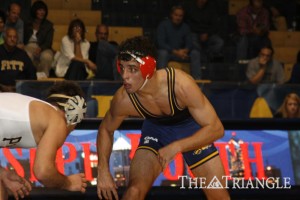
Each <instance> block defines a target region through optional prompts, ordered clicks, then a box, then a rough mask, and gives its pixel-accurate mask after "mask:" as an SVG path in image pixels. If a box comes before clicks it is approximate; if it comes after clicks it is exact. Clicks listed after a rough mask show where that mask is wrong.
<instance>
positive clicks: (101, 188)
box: [97, 170, 119, 200]
mask: <svg viewBox="0 0 300 200" xmlns="http://www.w3.org/2000/svg"><path fill="white" fill-rule="evenodd" d="M97 181H98V182H97V194H98V197H99V199H108V200H112V199H116V200H118V199H119V197H118V192H117V188H118V187H117V186H116V184H115V182H114V180H113V178H112V176H111V174H110V172H109V171H107V170H100V171H98V179H97ZM113 197H114V198H113Z"/></svg>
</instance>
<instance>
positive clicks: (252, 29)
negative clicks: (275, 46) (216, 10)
mask: <svg viewBox="0 0 300 200" xmlns="http://www.w3.org/2000/svg"><path fill="white" fill-rule="evenodd" d="M236 17H237V26H238V35H239V37H238V42H237V53H236V58H237V60H238V61H240V60H248V59H252V58H254V57H256V56H257V54H258V53H259V51H260V49H261V47H262V46H266V45H268V46H271V40H270V39H269V38H268V31H269V28H270V21H269V12H268V11H267V9H265V8H264V7H263V0H249V5H247V6H246V7H244V8H242V9H241V10H240V11H239V12H238V13H237V15H236Z"/></svg>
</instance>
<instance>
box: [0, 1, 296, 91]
mask: <svg viewBox="0 0 300 200" xmlns="http://www.w3.org/2000/svg"><path fill="white" fill-rule="evenodd" d="M179 2H181V4H180V5H177V4H176V5H174V6H172V7H170V12H169V17H168V18H167V19H161V21H160V23H159V24H157V26H156V35H155V40H154V41H153V42H155V44H156V46H157V58H156V59H157V68H158V69H161V68H164V67H167V66H168V63H169V61H177V62H184V63H186V62H187V63H190V74H191V76H192V77H193V78H194V79H195V80H200V79H203V74H202V69H203V67H204V66H205V65H207V64H208V63H211V62H214V61H218V62H220V61H221V62H222V61H223V60H224V56H225V53H226V52H224V51H225V50H224V46H225V45H226V42H227V41H226V39H227V38H224V37H222V35H220V34H219V29H220V27H218V24H219V23H218V20H219V16H218V13H219V12H218V7H216V6H215V1H214V0H190V1H186V2H185V1H179ZM298 3H299V2H298ZM29 11H30V12H28V14H29V16H25V17H24V16H21V13H22V6H21V5H20V4H19V3H17V2H13V3H10V4H9V5H7V8H6V9H5V10H0V63H1V70H0V84H1V87H2V88H5V90H6V91H13V90H14V87H15V81H16V80H18V79H28V80H36V79H40V78H47V77H58V78H64V79H68V80H120V76H119V74H118V72H117V71H116V55H117V53H118V45H119V44H118V43H116V42H115V41H109V40H108V38H109V27H108V25H105V24H99V25H97V27H96V32H95V41H88V40H87V39H86V36H85V34H86V28H85V23H84V21H83V20H81V19H79V18H77V19H74V20H72V21H70V23H69V27H68V30H67V32H66V35H65V36H64V37H63V38H61V44H60V45H61V46H60V49H59V51H56V52H55V51H54V50H53V49H52V44H53V36H54V31H55V30H54V24H53V23H52V22H51V21H50V20H49V19H48V18H47V16H48V12H51V11H49V10H48V7H47V5H46V3H44V2H43V1H39V0H38V1H34V2H33V3H32V4H31V7H30V10H29ZM166 12H168V11H166ZM279 16H281V17H282V16H283V17H284V18H285V20H286V24H287V29H288V30H290V31H293V30H294V31H295V29H296V28H297V24H295V18H296V17H297V1H296V0H289V1H282V0H249V3H248V5H247V6H245V7H243V8H241V9H240V10H239V11H238V12H237V14H236V30H233V31H231V32H233V33H234V34H233V36H232V38H234V39H233V41H234V43H235V48H236V53H235V56H234V62H235V63H243V64H245V63H247V69H246V71H245V77H246V78H247V80H246V81H247V82H249V83H252V84H259V83H277V84H283V83H285V82H286V80H285V77H284V68H283V63H281V62H280V61H278V60H276V59H274V53H275V52H274V48H273V47H272V42H271V40H270V38H269V31H270V30H276V29H277V24H276V19H277V18H278V17H279ZM22 18H23V19H22ZM294 64H295V65H294V67H293V70H292V75H291V79H290V80H288V81H287V83H293V84H295V83H299V82H300V77H299V74H300V73H299V70H300V68H299V53H298V58H297V63H294Z"/></svg>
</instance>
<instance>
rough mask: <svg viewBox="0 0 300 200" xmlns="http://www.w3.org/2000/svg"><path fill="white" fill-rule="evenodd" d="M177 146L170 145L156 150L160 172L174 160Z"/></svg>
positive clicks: (177, 151)
mask: <svg viewBox="0 0 300 200" xmlns="http://www.w3.org/2000/svg"><path fill="white" fill-rule="evenodd" d="M179 152H180V151H179V149H178V145H176V144H175V143H171V144H169V145H167V146H165V147H163V148H161V149H159V150H158V155H157V158H158V161H159V163H160V165H161V167H162V171H164V170H165V169H166V167H167V166H168V164H169V163H170V162H171V161H172V160H173V159H174V157H175V156H176V154H177V153H179Z"/></svg>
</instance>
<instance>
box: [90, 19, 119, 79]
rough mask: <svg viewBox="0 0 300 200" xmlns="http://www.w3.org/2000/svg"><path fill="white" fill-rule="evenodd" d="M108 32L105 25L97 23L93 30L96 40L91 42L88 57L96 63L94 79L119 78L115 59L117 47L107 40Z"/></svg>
mask: <svg viewBox="0 0 300 200" xmlns="http://www.w3.org/2000/svg"><path fill="white" fill-rule="evenodd" d="M108 34H109V32H108V26H107V25H105V24H99V25H97V27H96V32H95V36H96V39H97V41H96V42H91V47H90V50H89V59H90V60H91V61H92V62H93V63H96V65H97V71H96V73H95V77H94V79H97V80H118V79H119V78H118V77H119V73H118V72H117V67H116V60H115V58H116V55H117V52H118V47H117V46H116V45H113V44H111V42H108Z"/></svg>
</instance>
